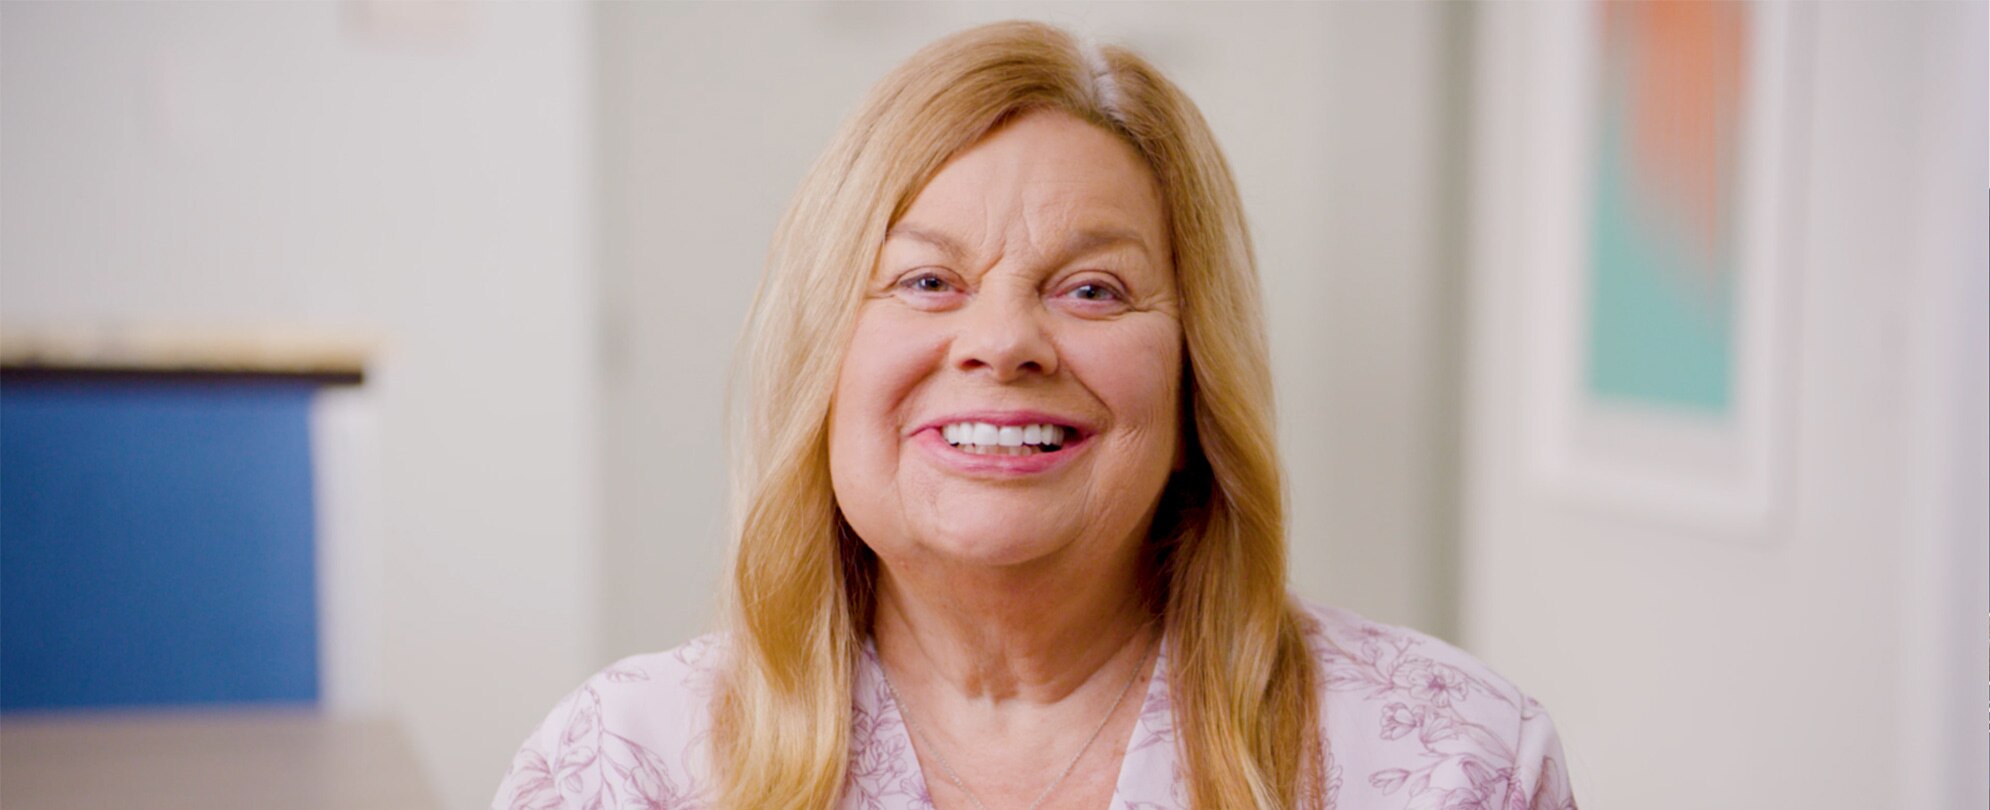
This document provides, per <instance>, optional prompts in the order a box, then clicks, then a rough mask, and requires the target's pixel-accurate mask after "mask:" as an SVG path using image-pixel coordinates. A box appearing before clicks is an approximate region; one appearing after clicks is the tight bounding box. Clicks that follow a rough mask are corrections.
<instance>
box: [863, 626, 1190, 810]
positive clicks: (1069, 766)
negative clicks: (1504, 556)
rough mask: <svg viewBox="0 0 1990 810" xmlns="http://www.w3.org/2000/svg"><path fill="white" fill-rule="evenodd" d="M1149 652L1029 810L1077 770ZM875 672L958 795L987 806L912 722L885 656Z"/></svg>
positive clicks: (1137, 677)
mask: <svg viewBox="0 0 1990 810" xmlns="http://www.w3.org/2000/svg"><path fill="white" fill-rule="evenodd" d="M1151 651H1152V650H1151V648H1150V649H1149V650H1146V651H1142V652H1141V653H1140V660H1139V661H1138V662H1136V663H1135V664H1134V666H1133V676H1132V677H1129V678H1127V679H1126V685H1125V686H1122V687H1120V688H1119V696H1118V697H1115V698H1113V699H1112V707H1111V708H1108V709H1106V716H1104V717H1101V718H1099V725H1098V726H1097V727H1095V728H1093V729H1092V736H1090V737H1086V738H1085V744H1084V745H1082V746H1079V747H1078V754H1077V755H1076V756H1073V757H1072V758H1071V761H1070V762H1069V763H1066V764H1065V765H1064V770H1063V771H1062V772H1059V773H1058V774H1057V778H1056V779H1052V780H1050V785H1049V786H1047V787H1045V788H1044V789H1043V792H1042V793H1039V794H1037V796H1036V801H1033V802H1030V807H1029V810H1037V808H1039V807H1042V806H1043V803H1044V800H1046V799H1049V798H1050V794H1051V793H1052V792H1053V791H1055V790H1057V786H1058V785H1062V784H1064V779H1065V778H1066V777H1068V776H1070V775H1071V772H1072V771H1074V770H1077V768H1078V761H1079V760H1081V759H1084V758H1085V752H1086V751H1090V750H1092V743H1093V742H1096V741H1097V740H1098V739H1099V734H1100V733H1101V732H1104V731H1105V730H1106V723H1108V722H1111V720H1112V716H1113V715H1114V714H1117V713H1119V704H1120V703H1122V702H1124V701H1125V700H1126V693H1128V692H1131V691H1133V682H1134V681H1137V680H1140V671H1141V670H1143V669H1145V668H1146V664H1147V653H1148V652H1151ZM878 672H879V673H880V674H882V675H883V676H884V689H885V691H886V692H888V693H890V694H891V702H892V703H895V704H897V705H898V716H900V717H903V718H905V726H906V728H910V729H912V733H913V735H914V736H917V737H918V738H919V741H920V742H922V743H925V744H926V750H928V751H931V752H932V753H933V760H934V761H936V762H938V763H939V765H940V771H941V772H942V773H944V774H946V776H947V781H949V782H952V783H954V787H957V788H960V792H961V794H962V795H965V796H966V797H967V800H968V801H970V802H973V803H974V806H975V808H976V810H988V805H985V804H982V803H981V797H979V796H976V795H974V791H972V790H969V789H968V788H967V783H966V782H964V781H962V780H961V778H960V774H959V773H956V772H955V771H954V766H953V764H952V763H949V762H947V755H945V754H942V753H940V748H939V746H937V745H934V744H933V740H932V738H930V737H927V736H926V732H925V730H923V729H921V728H920V727H919V724H918V723H916V722H913V720H912V712H911V711H910V710H908V709H907V708H906V706H905V701H904V700H901V699H899V697H898V689H897V688H896V687H893V686H892V685H891V673H890V672H888V671H886V670H885V667H884V658H883V657H882V656H880V657H879V658H878Z"/></svg>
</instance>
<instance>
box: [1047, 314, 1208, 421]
mask: <svg viewBox="0 0 1990 810" xmlns="http://www.w3.org/2000/svg"><path fill="white" fill-rule="evenodd" d="M1114 326H1115V327H1124V328H1116V329H1115V330H1114V331H1112V332H1109V333H1104V334H1100V335H1094V336H1090V338H1091V339H1080V340H1073V341H1071V342H1070V343H1069V344H1068V345H1067V346H1066V347H1065V353H1066V358H1067V362H1068V363H1069V364H1070V365H1071V367H1072V371H1073V372H1075V373H1076V375H1077V376H1078V377H1079V378H1080V379H1081V380H1084V381H1085V385H1086V387H1087V388H1089V389H1091V391H1092V393H1093V395H1094V396H1097V397H1098V398H1099V400H1100V402H1101V403H1103V404H1104V405H1105V406H1106V408H1107V409H1108V410H1109V411H1111V413H1112V418H1113V421H1114V423H1115V425H1116V426H1117V427H1120V428H1122V429H1125V430H1127V432H1128V435H1130V436H1134V437H1138V439H1139V441H1140V442H1141V443H1143V444H1159V445H1168V447H1167V449H1168V450H1169V451H1172V443H1173V442H1174V441H1176V437H1177V436H1178V434H1179V430H1178V425H1179V422H1180V419H1181V414H1180V408H1181V393H1180V392H1181V367H1182V354H1181V352H1182V347H1181V327H1179V326H1178V325H1176V323H1175V321H1174V319H1173V318H1166V317H1162V316H1155V318H1154V319H1153V320H1152V321H1148V322H1145V323H1131V324H1114ZM1156 449H1157V452H1158V451H1159V450H1160V448H1156Z"/></svg>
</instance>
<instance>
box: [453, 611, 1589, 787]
mask: <svg viewBox="0 0 1990 810" xmlns="http://www.w3.org/2000/svg"><path fill="white" fill-rule="evenodd" d="M1306 610H1307V613H1308V615H1309V616H1310V617H1311V619H1312V627H1311V628H1310V631H1309V632H1308V634H1307V638H1308V642H1309V647H1310V649H1311V651H1312V653H1313V655H1314V657H1315V660H1316V661H1318V663H1319V674H1320V682H1321V684H1320V687H1321V694H1320V701H1321V702H1320V715H1321V739H1322V741H1323V742H1324V743H1325V745H1324V746H1323V749H1324V751H1323V753H1324V757H1325V762H1323V763H1321V764H1322V766H1323V767H1321V769H1320V771H1321V772H1322V773H1323V774H1324V775H1325V777H1326V779H1325V782H1326V783H1325V784H1324V785H1321V786H1319V787H1320V790H1319V791H1318V793H1319V795H1320V798H1322V799H1324V804H1325V806H1326V807H1328V808H1331V809H1332V810H1367V809H1368V808H1402V809H1403V810H1574V808H1575V800H1574V798H1573V797H1572V796H1571V795H1570V792H1569V784H1568V776H1567V772H1566V770H1565V768H1564V764H1565V761H1566V760H1565V759H1564V758H1563V754H1562V750H1561V743H1560V741H1559V740H1558V739H1557V737H1556V735H1555V729H1554V726H1553V724H1551V723H1550V722H1549V720H1548V715H1547V714H1546V713H1545V712H1544V711H1542V709H1541V707H1540V705H1539V704H1536V703H1535V702H1534V701H1533V700H1531V699H1529V698H1528V697H1527V696H1526V695H1524V694H1521V692H1520V691H1519V690H1518V689H1515V688H1514V687H1513V685H1512V684H1509V683H1507V682H1506V681H1505V680H1503V679H1501V678H1500V677H1499V676H1498V675H1495V674H1493V672H1492V671H1491V670H1489V669H1487V668H1486V667H1485V665H1484V664H1481V663H1479V662H1478V661H1477V660H1476V659H1474V658H1472V657H1471V656H1469V655H1467V654H1465V653H1464V652H1461V651H1459V650H1458V649H1456V648H1454V647H1451V646H1450V645H1447V644H1445V643H1444V642H1441V641H1438V640H1436V639H1433V638H1430V637H1428V636H1424V635H1422V634H1420V633H1416V632H1414V631H1410V630H1405V629H1402V628H1397V627H1391V626H1388V625H1383V624H1377V623H1375V622H1371V621H1368V620H1366V619H1363V618H1361V617H1359V616H1357V615H1355V614H1353V613H1350V612H1347V611H1344V610H1339V609H1336V608H1327V607H1319V606H1314V605H1306ZM722 643H723V642H722V640H721V639H720V637H718V636H706V637H704V638H701V639H698V640H696V641H693V642H691V643H689V644H686V645H684V646H682V647H679V648H677V649H675V650H672V651H669V652H664V653H655V654H651V655H642V656H636V657H634V658H629V659H626V660H623V661H621V662H618V663H616V664H615V665H613V666H611V667H609V668H608V669H606V670H603V671H602V672H601V673H600V674H598V675H596V676H594V677H593V678H591V679H589V680H588V681H587V683H585V684H582V685H581V687H580V688H579V689H578V690H576V691H575V692H574V693H572V694H570V695H568V696H567V697H566V698H565V699H563V700H561V701H560V703H559V704H558V705H556V706H554V708H553V711H552V714H551V715H550V716H548V717H547V718H546V721H545V722H544V723H543V724H541V725H540V727H539V729H538V730H537V731H535V732H534V733H533V734H532V736H531V737H530V738H528V739H527V740H526V741H525V745H524V746H523V747H522V748H520V749H519V752H518V755H517V756H516V757H514V758H513V760H512V763H511V768H510V769H509V770H507V771H506V772H505V775H504V779H503V781H502V782H501V784H500V785H499V787H498V793H497V798H496V799H495V800H494V801H493V803H492V807H493V808H496V810H528V809H529V810H550V809H551V808H562V809H563V810H582V809H583V808H585V809H586V810H593V809H594V808H636V807H640V808H666V809H668V810H677V809H678V808H703V807H707V806H708V803H709V801H710V791H709V790H708V786H709V778H708V777H707V775H706V774H707V773H708V765H709V760H708V756H709V754H708V751H707V750H706V749H707V740H708V737H709V733H710V715H709V706H710V697H711V695H712V691H713V676H714V673H715V671H716V669H717V667H718V665H719V660H720V657H721V656H720V653H721V649H720V645H721V644H722ZM1154 666H1155V667H1156V670H1155V672H1156V673H1157V674H1158V675H1159V676H1160V677H1155V678H1152V679H1150V680H1149V681H1148V686H1147V694H1146V696H1145V700H1144V701H1143V703H1142V705H1141V712H1140V716H1139V718H1138V719H1137V720H1136V721H1135V722H1134V726H1133V735H1132V738H1131V739H1130V740H1129V741H1128V742H1127V747H1126V756H1125V758H1124V759H1123V760H1122V762H1121V764H1120V774H1119V780H1118V789H1117V790H1116V791H1115V793H1114V795H1113V800H1112V805H1111V810H1175V809H1176V808H1187V807H1188V802H1187V799H1186V795H1185V786H1184V784H1183V782H1182V780H1181V773H1180V772H1179V771H1178V770H1177V769H1176V757H1175V754H1176V752H1175V733H1174V713H1173V708H1172V703H1171V702H1170V699H1169V694H1168V681H1167V678H1166V677H1165V675H1166V673H1167V672H1168V669H1167V644H1166V642H1165V641H1164V642H1163V643H1162V645H1161V649H1160V653H1159V655H1157V656H1156V658H1155V662H1154ZM855 689H856V694H855V700H854V701H853V703H854V705H853V706H852V714H851V718H850V764H849V768H848V771H847V776H846V781H845V783H844V787H843V798H842V801H841V810H922V809H930V808H931V807H932V806H933V804H932V799H931V798H930V796H928V794H927V792H926V780H925V777H924V775H923V774H921V773H920V769H919V760H918V757H917V756H916V755H915V754H914V753H913V750H912V742H911V739H910V737H909V736H908V734H907V731H906V728H905V721H904V719H903V717H901V716H900V715H899V713H898V706H897V704H896V703H895V702H894V701H893V700H892V699H891V693H890V691H889V690H888V689H887V688H886V687H885V684H884V680H883V678H882V671H881V670H880V669H879V666H878V662H877V658H876V655H875V654H874V653H873V652H872V651H871V650H870V649H869V648H866V650H865V654H864V658H863V660H862V661H861V662H860V665H859V667H858V670H857V679H856V684H855Z"/></svg>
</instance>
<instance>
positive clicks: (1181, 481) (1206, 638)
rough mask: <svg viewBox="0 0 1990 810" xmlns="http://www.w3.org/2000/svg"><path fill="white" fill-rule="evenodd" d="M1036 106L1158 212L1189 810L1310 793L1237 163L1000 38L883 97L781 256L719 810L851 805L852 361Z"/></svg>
mask: <svg viewBox="0 0 1990 810" xmlns="http://www.w3.org/2000/svg"><path fill="white" fill-rule="evenodd" d="M1045 108H1048V109H1055V110H1061V111H1063V112H1066V113H1069V114H1071V115H1073V116H1076V117H1078V118H1080V119H1082V120H1085V121H1088V122H1090V123H1092V124H1094V125H1096V126H1098V127H1100V128H1102V129H1104V130H1106V131H1108V132H1112V133H1114V134H1116V135H1118V136H1120V137H1122V138H1124V139H1125V140H1126V141H1127V142H1128V143H1130V144H1132V145H1133V146H1134V148H1135V149H1136V150H1137V151H1138V152H1139V153H1140V154H1141V155H1142V156H1143V157H1145V159H1146V161H1147V163H1148V165H1149V166H1150V167H1151V168H1152V169H1153V171H1154V174H1155V176H1156V178H1158V179H1159V181H1160V185H1161V188H1162V190H1163V195H1164V201H1165V203H1166V206H1167V211H1168V225H1169V231H1170V241H1171V243H1172V244H1173V247H1174V257H1175V273H1176V278H1177V288H1178V289H1179V291H1180V295H1181V302H1182V305H1181V319H1182V332H1183V339H1184V343H1185V349H1186V351H1185V352H1184V365H1185V368H1184V373H1183V392H1184V400H1185V406H1186V408H1187V411H1188V412H1189V413H1190V414H1191V415H1192V419H1190V421H1189V424H1188V425H1187V427H1186V434H1187V436H1188V442H1187V444H1188V447H1187V456H1188V459H1187V465H1186V467H1185V468H1184V469H1183V470H1181V471H1180V472H1177V473H1176V474H1175V476H1174V478H1173V479H1172V480H1171V481H1170V482H1169V484H1168V486H1167V489H1166V491H1165V493H1164V494H1163V497H1162V501H1161V506H1160V509H1159V513H1158V514H1157V515H1156V518H1155V523H1154V526H1155V528H1154V532H1153V534H1152V537H1151V538H1150V541H1149V542H1150V544H1151V548H1152V554H1153V557H1152V562H1153V563H1154V564H1153V565H1151V566H1150V569H1151V570H1152V571H1153V572H1154V573H1153V575H1152V576H1153V578H1154V579H1155V581H1153V582H1149V583H1145V585H1147V586H1148V588H1149V591H1150V592H1151V593H1154V594H1156V595H1157V597H1156V598H1157V601H1158V603H1159V605H1158V606H1159V607H1160V609H1161V610H1162V612H1163V616H1164V621H1163V628H1164V632H1165V633H1166V634H1167V637H1168V643H1169V646H1170V649H1171V656H1170V665H1171V670H1170V672H1169V673H1168V677H1169V687H1170V689H1171V691H1172V693H1173V696H1174V701H1173V703H1174V712H1175V718H1174V719H1175V728H1176V729H1177V733H1178V735H1179V740H1178V744H1179V746H1180V749H1179V752H1180V755H1181V758H1182V762H1183V767H1184V769H1185V772H1186V782H1187V787H1188V795H1189V797H1190V799H1191V800H1192V802H1193V804H1194V806H1196V807H1201V808H1232V807H1260V808H1288V807H1295V806H1299V805H1300V804H1302V803H1306V804H1317V803H1318V801H1319V799H1320V798H1321V797H1320V795H1319V785H1320V778H1321V776H1322V774H1321V771H1322V765H1323V762H1322V759H1323V756H1324V749H1323V746H1322V745H1321V743H1320V741H1319V740H1318V739H1317V733H1316V731H1315V730H1316V729H1317V728H1318V726H1317V721H1318V715H1319V709H1318V705H1317V704H1318V701H1317V696H1316V693H1315V691H1314V687H1315V677H1316V676H1315V673H1314V671H1313V667H1312V664H1311V662H1310V659H1309V657H1308V656H1307V654H1306V649H1305V642H1304V638H1303V622H1304V619H1303V618H1302V614H1301V613H1300V612H1299V610H1298V609H1297V608H1296V606H1295V605H1294V604H1293V603H1292V602H1291V601H1290V598H1289V597H1288V596H1287V594H1286V590H1285V587H1286V583H1285V565H1286V562H1285V540H1284V528H1285V523H1284V506H1283V503H1282V500H1281V497H1282V496H1281V484H1280V477H1279V467H1278V458H1277V453H1276V446H1275V444H1274V443H1273V437H1272V432H1273V419H1272V394H1271V375H1270V369H1269V367H1268V365H1267V356H1266V348H1265V340H1264V334H1263V331H1262V317H1261V314H1260V305H1259V300H1258V288H1257V271H1256V265H1255V260H1254V258H1253V257H1252V253H1251V245H1250V237H1249V233H1248V231H1247V229H1246V226H1245V224H1244V217H1243V207H1242V204H1241V203H1240V202H1239V200H1238V197H1237V189H1236V184H1235V182H1234V181H1233V180H1232V178H1231V175H1230V168H1229V165H1228V164H1227V163H1226V162H1225V161H1224V159H1223V155H1222V152H1221V151H1220V150H1219V149H1218V148H1217V145H1216V141H1215V139H1214V137H1213V136H1212V135H1211V133H1210V131H1209V126H1208V124H1207V123H1205V122H1204V121H1203V119H1202V116H1201V113H1200V112H1198V111H1197V110H1196V108H1195V105H1194V104H1193V103H1192V102H1190V101H1189V99H1188V98H1187V96H1185V95H1183V94H1182V92H1181V91H1180V90H1179V89H1177V88H1176V87H1175V86H1174V85H1173V84H1171V83H1169V82H1168V80H1167V79H1165V78H1163V77H1162V76H1161V74H1160V73H1159V72H1158V71H1156V70H1155V69H1154V68H1153V67H1152V66H1151V65H1149V64H1147V63H1146V62H1145V61H1143V60H1142V59H1140V58H1139V57H1138V56H1136V55H1134V54H1133V53H1131V52H1129V51H1126V50H1124V49H1120V48H1115V47H1105V48H1097V47H1093V46H1090V45H1088V44H1081V43H1080V42H1078V41H1077V40H1075V39H1073V38H1072V37H1071V36H1070V35H1069V34H1066V33H1065V32H1063V31H1061V30H1058V29H1056V28H1052V27H1050V26H1047V25H1042V24H1038V23H1028V22H1008V23H997V24H993V25H986V26H981V27H978V28H973V29H970V30H967V31H964V32H961V33H958V34H955V35H953V36H950V37H947V38H945V39H942V40H940V41H938V42H935V43H933V44H932V45H930V46H928V47H926V48H925V49H923V50H921V51H920V52H919V53H917V54H916V55H914V56H913V57H912V58H911V59H909V60H907V61H906V62H905V63H904V64H902V65H900V66H899V67H898V68H897V69H896V70H894V71H892V72H891V74H890V75H888V76H886V77H885V78H884V80H883V81H882V82H880V83H879V84H878V85H877V86H876V87H875V88H873V90H872V91H871V93H870V95H869V97H868V98H867V100H866V101H865V102H864V104H863V106H862V108H861V109H860V110H859V111H858V112H857V114H856V115H855V116H854V117H853V118H851V119H850V120H849V121H848V122H847V123H846V124H845V125H844V127H843V129H842V130H841V132H840V133H839V134H838V135H837V136H836V139H835V140H834V141H833V142H832V143H831V145H830V146H829V148H828V150H827V151H825V152H824V153H823V155H822V156H821V157H820V158H819V159H818V160H817V162H816V164H815V165H814V167H813V168H812V169H811V170H810V172H809V174H808V176H807V178H806V179H805V180H804V181H803V182H802V185H801V188H800V189H799V190H798V191H797V192H796V194H795V198H794V201H793V203H792V206H791V207H790V209H789V210H788V212H787V215H786V217H785V218H784V219H783V220H782V222H781V224H780V226H779V229H778V230H777V231H776V233H775V235H774V241H773V246H772V249H771V251H770V254H769V257H768V265H767V272H766V275H765V276H764V277H763V278H762V280H761V284H760V289H759V292H758V294H757V296H756V298H755V301H754V305H753V311H752V315H751V318H750V320H749V321H748V327H747V333H746V339H745V343H744V344H743V346H742V347H741V349H742V350H741V355H740V360H741V364H742V366H741V370H742V371H743V372H744V374H743V376H742V377H741V378H740V379H739V380H738V383H739V385H738V386H737V387H736V388H735V391H734V395H735V396H736V397H743V398H744V400H743V404H744V406H745V409H744V411H743V412H742V413H739V414H738V415H737V417H736V421H735V422H734V423H733V424H732V426H731V427H732V441H733V445H732V450H733V459H734V473H735V478H734V482H733V497H734V501H733V502H734V504H735V505H737V506H738V507H739V508H738V509H737V511H736V514H735V518H734V526H733V537H734V538H736V541H735V542H736V548H735V555H734V567H733V571H732V576H731V588H730V591H731V593H730V596H729V602H730V604H729V605H728V609H727V612H728V614H729V618H730V622H731V624H732V626H731V628H730V630H731V639H732V643H731V645H730V648H731V650H732V653H731V658H730V661H729V664H728V666H727V668H726V669H725V670H724V671H723V674H722V675H721V676H720V683H719V697H718V701H717V705H716V706H715V707H714V712H715V718H714V724H713V731H712V740H713V743H714V765H715V771H716V773H715V776H716V777H717V780H718V785H719V788H718V791H717V793H718V795H717V797H716V798H717V799H718V800H719V803H720V805H721V806H723V807H728V808H772V807H790V808H825V807H830V806H833V805H834V804H835V803H836V801H837V799H838V797H839V795H840V792H841V790H842V788H843V782H844V769H845V765H846V762H847V759H848V747H849V740H848V738H849V730H850V712H851V688H852V683H853V679H854V677H855V669H856V666H857V661H858V654H859V650H860V648H861V646H862V644H863V639H864V637H865V635H866V634H867V633H869V632H870V622H871V612H872V599H873V594H872V584H873V582H874V580H875V576H876V566H877V562H876V559H875V557H873V556H871V555H870V553H869V551H868V549H867V548H865V547H864V546H863V544H862V543H861V542H860V541H859V540H858V539H857V538H856V537H855V536H854V535H853V534H852V533H851V532H850V530H849V528H848V525H847V524H846V523H845V522H844V520H843V518H842V516H841V513H840V512H839V511H838V508H837V505H836V500H835V496H834V494H833V493H832V491H831V488H830V477H829V453H828V416H829V411H830V405H831V402H830V394H831V392H832V391H833V390H834V388H835V383H836V378H837V374H838V370H839V368H840V366H841V363H842V359H843V356H842V352H843V349H842V347H843V346H845V345H847V343H848V340H849V336H850V334H851V329H852V324H853V323H854V321H855V318H856V311H857V306H858V303H859V301H860V300H861V295H862V290H863V285H864V283H865V281H866V279H867V276H868V271H869V269H870V268H871V267H872V266H873V264H874V262H875V261H876V258H877V254H878V250H879V248H880V246H881V245H882V242H883V239H884V235H885V230H886V229H887V228H888V227H889V226H890V224H891V223H892V222H893V221H894V220H896V219H897V217H898V216H899V215H901V214H902V213H903V212H904V211H905V209H906V207H907V206H909V205H910V204H911V202H912V199H913V198H914V197H915V196H916V195H917V194H918V192H919V191H920V190H921V189H922V188H923V187H924V186H925V184H926V182H927V181H928V180H930V179H931V178H932V177H933V175H934V174H935V173H937V172H938V171H939V169H940V167H941V166H942V165H943V164H945V163H946V161H947V160H949V159H950V158H952V157H953V156H954V155H955V154H957V153H959V152H960V151H962V150H963V149H965V148H966V147H968V146H969V145H971V144H973V143H974V142H975V141H977V140H979V139H980V138H982V137H983V136H985V135H987V134H988V133H989V132H991V131H993V130H995V129H996V128H998V127H1000V126H1001V125H1002V124H1003V123H1004V122H1005V121H1007V120H1009V119H1011V118H1013V117H1015V116H1016V115H1018V114H1019V113H1022V112H1026V111H1030V110H1037V109H1045Z"/></svg>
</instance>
